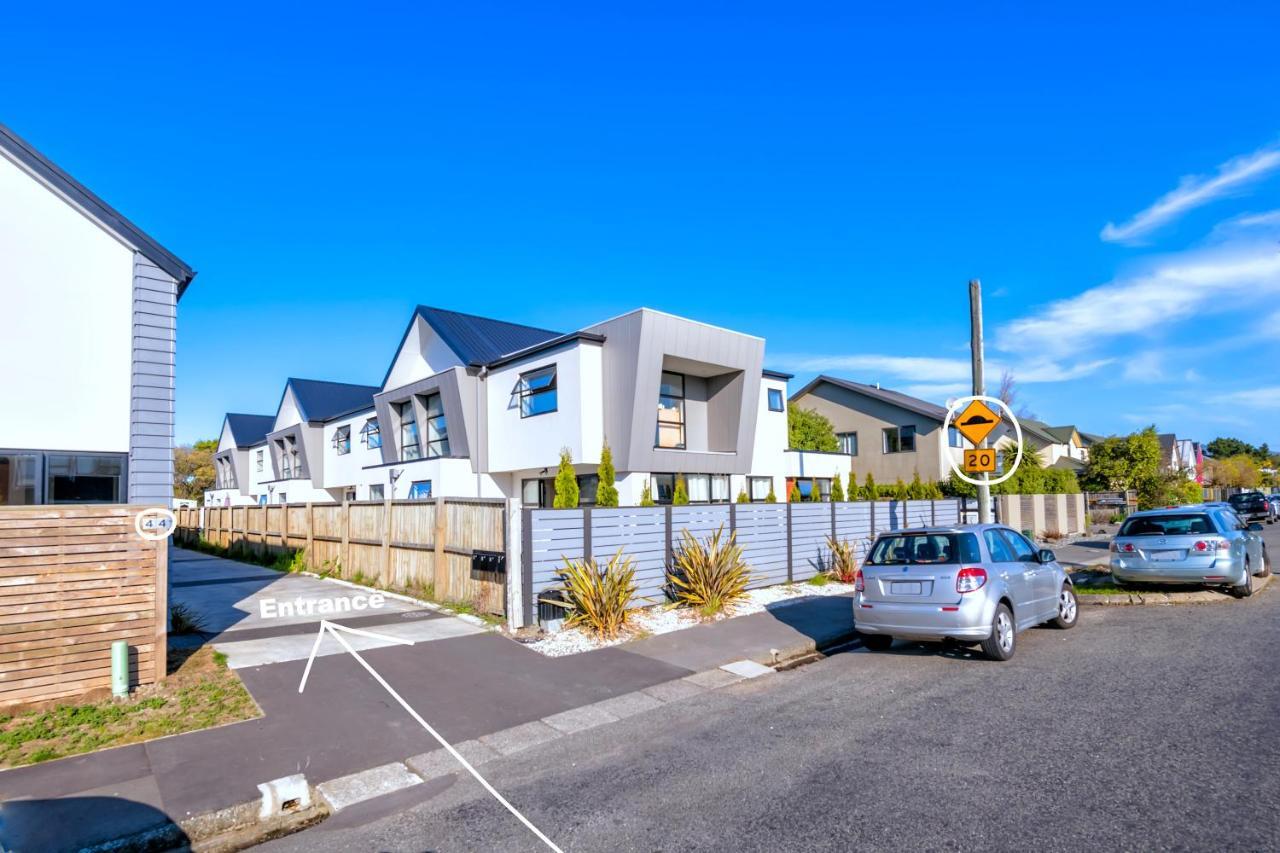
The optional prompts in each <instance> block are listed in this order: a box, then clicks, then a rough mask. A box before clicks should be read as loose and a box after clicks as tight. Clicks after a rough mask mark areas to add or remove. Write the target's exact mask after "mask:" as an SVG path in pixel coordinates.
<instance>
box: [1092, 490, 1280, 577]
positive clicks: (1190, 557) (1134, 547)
mask: <svg viewBox="0 0 1280 853" xmlns="http://www.w3.org/2000/svg"><path fill="white" fill-rule="evenodd" d="M1261 531H1262V525H1261V524H1259V523H1257V522H1246V521H1243V520H1242V519H1241V518H1240V516H1239V515H1237V514H1236V513H1235V512H1233V511H1232V510H1228V509H1222V508H1220V507H1216V506H1207V505H1203V504H1201V505H1194V506H1186V507H1177V508H1174V509H1153V510H1146V511H1144V512H1138V513H1134V514H1133V515H1131V516H1129V517H1128V518H1127V519H1125V522H1124V524H1122V525H1120V531H1119V532H1118V533H1117V534H1116V538H1115V539H1113V540H1112V542H1111V574H1112V576H1113V577H1114V578H1115V579H1116V580H1117V581H1119V582H1121V583H1126V582H1127V583H1159V584H1208V585H1210V586H1225V587H1228V588H1230V589H1231V591H1232V592H1234V593H1235V594H1236V595H1238V596H1240V597H1241V598H1244V597H1247V596H1250V595H1253V579H1254V577H1255V576H1257V577H1266V576H1267V575H1269V574H1271V561H1270V558H1269V557H1268V556H1267V546H1266V543H1265V542H1263V541H1262V535H1261Z"/></svg>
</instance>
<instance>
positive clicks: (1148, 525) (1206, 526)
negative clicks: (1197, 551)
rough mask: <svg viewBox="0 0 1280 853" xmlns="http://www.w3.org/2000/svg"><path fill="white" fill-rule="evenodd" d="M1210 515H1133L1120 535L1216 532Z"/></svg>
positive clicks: (1122, 528)
mask: <svg viewBox="0 0 1280 853" xmlns="http://www.w3.org/2000/svg"><path fill="white" fill-rule="evenodd" d="M1216 532H1217V530H1216V528H1214V526H1213V522H1212V521H1211V520H1210V519H1209V516H1207V515H1202V514H1200V513H1171V514H1169V515H1138V516H1131V517H1129V518H1128V519H1126V520H1125V522H1124V524H1122V525H1121V526H1120V533H1119V534H1117V535H1119V536H1187V535H1192V534H1196V533H1216Z"/></svg>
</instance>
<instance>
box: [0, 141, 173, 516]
mask: <svg viewBox="0 0 1280 853" xmlns="http://www.w3.org/2000/svg"><path fill="white" fill-rule="evenodd" d="M194 276H195V273H194V272H193V271H192V269H191V267H189V266H187V265H186V264H185V263H183V262H182V261H181V260H180V259H178V258H177V257H176V256H175V255H174V254H173V253H172V252H170V251H168V250H167V249H165V248H164V247H163V246H161V245H160V244H159V243H157V242H156V241H155V240H153V239H152V238H151V237H149V236H147V235H146V234H144V233H143V232H142V230H141V229H139V228H138V227H137V226H136V225H134V224H133V223H132V222H130V221H129V220H128V219H125V218H124V216H122V215H121V214H120V213H118V212H117V211H115V210H114V209H112V208H111V207H110V206H109V205H108V204H107V203H106V202H105V201H103V200H102V199H100V198H99V197H98V196H96V195H94V194H93V193H92V192H90V191H89V190H88V189H87V188H86V187H85V186H84V185H82V184H80V183H79V182H78V181H76V180H75V179H74V178H72V177H71V176H70V175H68V174H67V173H66V172H64V171H63V170H62V169H60V168H58V166H56V165H54V164H53V163H52V162H50V161H49V160H48V159H47V158H46V157H44V156H43V155H42V154H40V153H39V152H38V151H36V150H35V149H34V148H33V147H31V145H29V144H28V143H27V142H25V141H24V140H23V139H21V138H19V137H18V136H17V135H16V134H15V133H14V132H13V131H11V130H9V129H8V128H7V127H5V126H3V125H0V295H2V296H3V303H2V304H3V306H4V317H5V320H6V322H5V324H4V327H5V328H4V334H3V335H0V389H2V391H0V394H2V398H3V402H2V403H0V506H3V505H12V504H65V503H125V502H129V503H146V504H163V505H165V506H167V505H168V504H169V503H170V501H171V500H172V497H173V404H174V345H175V339H176V327H177V320H176V318H177V303H178V300H179V299H181V298H182V294H183V292H184V291H185V290H186V288H187V285H188V284H190V283H191V279H192V278H193V277H194Z"/></svg>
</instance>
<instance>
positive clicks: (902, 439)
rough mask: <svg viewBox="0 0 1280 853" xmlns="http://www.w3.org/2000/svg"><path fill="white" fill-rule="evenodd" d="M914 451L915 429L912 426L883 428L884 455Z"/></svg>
mask: <svg viewBox="0 0 1280 853" xmlns="http://www.w3.org/2000/svg"><path fill="white" fill-rule="evenodd" d="M915 449H916V428H915V427H914V426H900V427H885V430H884V452H885V453H914V452H915Z"/></svg>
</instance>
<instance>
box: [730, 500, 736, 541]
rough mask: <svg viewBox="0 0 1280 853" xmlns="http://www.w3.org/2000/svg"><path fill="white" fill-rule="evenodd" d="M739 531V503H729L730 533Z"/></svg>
mask: <svg viewBox="0 0 1280 853" xmlns="http://www.w3.org/2000/svg"><path fill="white" fill-rule="evenodd" d="M737 532H738V505H737V504H736V503H731V504H729V535H730V536H732V535H733V534H735V533H737Z"/></svg>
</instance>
